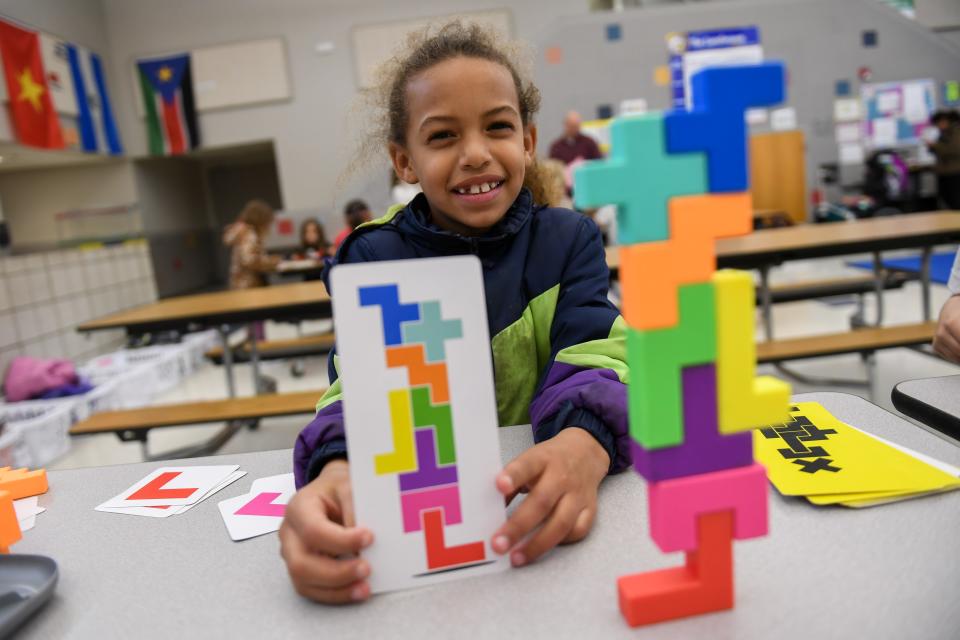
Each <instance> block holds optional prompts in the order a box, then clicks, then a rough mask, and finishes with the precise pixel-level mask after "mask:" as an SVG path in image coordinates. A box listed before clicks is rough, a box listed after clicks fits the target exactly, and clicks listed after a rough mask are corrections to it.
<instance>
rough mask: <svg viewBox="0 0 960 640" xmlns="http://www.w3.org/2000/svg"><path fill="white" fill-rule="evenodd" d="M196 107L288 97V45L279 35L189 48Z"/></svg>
mask: <svg viewBox="0 0 960 640" xmlns="http://www.w3.org/2000/svg"><path fill="white" fill-rule="evenodd" d="M190 56H191V57H190V64H191V71H192V72H193V98H194V101H195V103H196V107H197V111H209V110H211V109H222V108H224V107H237V106H241V105H249V104H257V103H261V102H273V101H276V100H286V99H288V98H290V96H291V91H290V74H289V72H288V70H287V48H286V45H285V43H284V41H283V40H282V39H281V38H270V39H267V40H254V41H251V42H240V43H237V44H225V45H220V46H216V47H204V48H202V49H194V50H193V51H191V52H190Z"/></svg>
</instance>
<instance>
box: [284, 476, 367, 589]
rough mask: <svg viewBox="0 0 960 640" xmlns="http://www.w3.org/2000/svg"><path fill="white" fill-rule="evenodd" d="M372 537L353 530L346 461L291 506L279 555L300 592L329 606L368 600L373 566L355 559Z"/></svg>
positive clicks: (299, 494) (308, 487) (305, 489)
mask: <svg viewBox="0 0 960 640" xmlns="http://www.w3.org/2000/svg"><path fill="white" fill-rule="evenodd" d="M372 542H373V533H371V532H370V531H369V530H368V529H364V528H360V527H356V526H355V522H354V516H353V497H352V495H351V491H350V473H349V466H348V463H347V461H346V460H332V461H330V462H328V463H327V464H326V465H325V466H324V467H323V471H321V472H320V475H319V476H317V478H316V479H315V480H314V481H313V482H311V483H310V484H308V485H306V486H305V487H302V488H301V489H300V491H298V492H297V494H296V495H295V496H293V498H292V499H291V500H290V503H289V504H288V505H287V509H286V514H285V515H284V517H283V524H281V525H280V555H281V556H283V559H284V561H285V562H286V563H287V572H288V573H289V574H290V579H291V580H292V581H293V586H294V588H295V589H296V590H297V593H299V594H300V595H302V596H303V597H305V598H310V599H311V600H316V601H318V602H326V603H331V604H333V603H345V602H357V601H361V600H366V599H367V598H368V597H369V596H370V585H369V583H367V581H366V578H367V576H369V575H370V565H369V564H368V563H367V561H366V560H363V559H362V558H359V557H357V554H359V553H360V550H361V549H364V548H366V547H368V546H370V544H371V543H372Z"/></svg>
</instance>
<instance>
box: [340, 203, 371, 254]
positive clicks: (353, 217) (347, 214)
mask: <svg viewBox="0 0 960 640" xmlns="http://www.w3.org/2000/svg"><path fill="white" fill-rule="evenodd" d="M343 217H344V218H346V220H347V226H346V227H345V228H344V229H343V230H342V231H341V232H340V233H338V234H337V237H336V238H334V240H333V250H334V251H337V250H338V249H340V245H342V244H343V241H344V240H346V239H347V236H349V235H350V233H351V232H352V231H353V230H354V229H356V228H357V227H359V226H360V225H362V224H363V223H365V222H370V219H371V218H373V216H372V215H371V214H370V207H368V206H367V203H366V202H364V201H363V200H351V201H350V202H348V203H347V206H346V207H344V208H343Z"/></svg>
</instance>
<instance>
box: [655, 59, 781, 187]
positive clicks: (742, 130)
mask: <svg viewBox="0 0 960 640" xmlns="http://www.w3.org/2000/svg"><path fill="white" fill-rule="evenodd" d="M785 84H786V69H785V68H784V66H783V63H782V62H763V63H760V64H755V65H744V66H736V67H712V68H708V69H704V70H702V71H700V72H698V73H696V74H694V76H693V79H692V81H691V86H692V87H693V108H692V110H691V111H682V110H678V111H671V112H670V113H668V114H666V116H665V117H664V123H665V126H666V129H667V151H668V152H669V153H685V152H690V151H705V152H706V154H707V175H708V183H709V189H710V192H711V193H725V192H736V191H747V190H748V189H749V182H750V181H749V175H748V170H749V165H748V164H747V125H746V123H745V122H744V112H745V111H746V110H747V109H749V108H751V107H771V106H774V105H776V104H779V103H781V102H783V97H784V93H785V89H784V86H785Z"/></svg>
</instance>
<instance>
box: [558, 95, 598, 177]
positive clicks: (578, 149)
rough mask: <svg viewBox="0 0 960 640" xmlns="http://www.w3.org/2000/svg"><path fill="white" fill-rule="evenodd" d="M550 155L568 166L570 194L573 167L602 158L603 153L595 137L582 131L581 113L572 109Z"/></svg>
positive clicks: (564, 120)
mask: <svg viewBox="0 0 960 640" xmlns="http://www.w3.org/2000/svg"><path fill="white" fill-rule="evenodd" d="M550 157H551V158H552V159H554V160H559V161H560V162H562V163H563V164H564V166H566V167H567V194H568V195H570V194H572V188H573V184H572V180H571V179H570V175H571V172H572V170H573V168H575V167H576V166H577V165H579V164H581V163H583V162H585V161H587V160H597V159H599V158H602V157H603V153H602V152H601V151H600V147H599V146H597V143H596V141H595V140H594V139H593V138H591V137H590V136H586V135H584V134H583V133H581V132H580V114H579V113H577V112H576V111H570V112H568V113H567V115H566V117H564V119H563V135H562V136H560V137H559V138H557V139H556V140H554V142H553V144H552V145H550Z"/></svg>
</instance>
